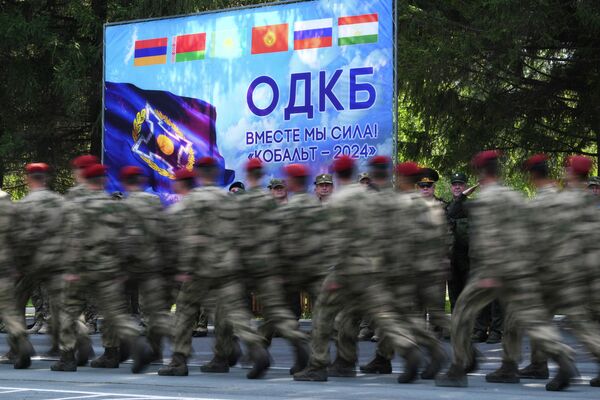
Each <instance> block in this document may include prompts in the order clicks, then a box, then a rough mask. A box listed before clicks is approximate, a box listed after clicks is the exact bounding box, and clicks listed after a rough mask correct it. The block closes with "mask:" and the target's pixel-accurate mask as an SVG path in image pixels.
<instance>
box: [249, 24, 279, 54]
mask: <svg viewBox="0 0 600 400" xmlns="http://www.w3.org/2000/svg"><path fill="white" fill-rule="evenodd" d="M280 51H288V24H277V25H265V26H255V27H253V28H252V50H251V53H252V54H263V53H277V52H280Z"/></svg>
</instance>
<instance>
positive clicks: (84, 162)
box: [71, 154, 100, 169]
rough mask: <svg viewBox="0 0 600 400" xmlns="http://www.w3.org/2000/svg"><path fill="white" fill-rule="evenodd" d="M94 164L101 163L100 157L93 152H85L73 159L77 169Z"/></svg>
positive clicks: (73, 164) (72, 163)
mask: <svg viewBox="0 0 600 400" xmlns="http://www.w3.org/2000/svg"><path fill="white" fill-rule="evenodd" d="M92 164H100V159H99V158H98V157H96V156H93V155H91V154H84V155H82V156H79V157H75V158H74V159H73V160H72V161H71V166H72V167H73V168H77V169H83V168H87V167H89V166H90V165H92Z"/></svg>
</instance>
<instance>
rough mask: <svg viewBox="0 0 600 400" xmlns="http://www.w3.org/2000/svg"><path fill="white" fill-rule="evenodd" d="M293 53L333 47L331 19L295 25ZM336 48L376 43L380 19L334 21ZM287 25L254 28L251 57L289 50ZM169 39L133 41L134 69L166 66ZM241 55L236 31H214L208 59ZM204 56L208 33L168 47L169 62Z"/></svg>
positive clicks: (189, 36) (177, 40)
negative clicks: (169, 48)
mask: <svg viewBox="0 0 600 400" xmlns="http://www.w3.org/2000/svg"><path fill="white" fill-rule="evenodd" d="M293 27H294V31H293V33H294V40H293V48H294V50H306V49H316V48H324V47H332V46H333V18H323V19H315V20H309V21H298V22H295V23H294V26H293ZM337 28H338V41H337V45H338V46H347V45H356V44H367V43H377V41H378V35H379V18H378V15H377V14H363V15H355V16H348V17H340V18H338V19H337ZM288 32H289V24H287V23H285V24H274V25H266V26H255V27H253V28H252V42H251V51H250V53H251V54H265V53H276V52H283V51H288V50H289V43H288V37H289V35H288ZM167 50H168V38H166V37H163V38H155V39H145V40H136V41H135V53H134V58H133V60H134V61H133V65H134V66H145V65H155V64H166V63H167ZM241 55H242V45H241V43H240V40H239V35H238V33H237V31H235V30H226V31H217V32H214V33H212V35H211V36H210V43H209V53H208V56H210V57H215V58H235V57H239V56H241ZM206 56H207V34H206V32H202V33H192V34H186V35H180V36H175V37H174V38H173V40H172V46H171V62H174V63H175V62H183V61H195V60H203V59H204V58H205V57H206Z"/></svg>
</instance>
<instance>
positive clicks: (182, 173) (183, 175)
mask: <svg viewBox="0 0 600 400" xmlns="http://www.w3.org/2000/svg"><path fill="white" fill-rule="evenodd" d="M195 177H196V174H195V173H194V171H190V170H189V169H187V168H180V169H178V170H177V171H175V180H178V181H181V180H184V179H194V178H195Z"/></svg>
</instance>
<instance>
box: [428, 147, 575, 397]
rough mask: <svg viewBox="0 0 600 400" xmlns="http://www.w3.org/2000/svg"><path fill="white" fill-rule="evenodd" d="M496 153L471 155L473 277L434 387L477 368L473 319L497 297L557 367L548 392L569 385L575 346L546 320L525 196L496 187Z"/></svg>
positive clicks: (457, 382) (459, 382)
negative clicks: (476, 185)
mask: <svg viewBox="0 0 600 400" xmlns="http://www.w3.org/2000/svg"><path fill="white" fill-rule="evenodd" d="M498 158H499V152H497V151H492V150H490V151H484V152H481V153H479V154H477V155H476V156H475V157H474V159H473V162H472V164H473V166H474V168H475V169H476V170H477V171H478V172H479V182H480V184H481V191H480V194H479V197H478V198H477V199H476V200H473V201H472V203H471V206H470V210H471V215H470V216H471V220H470V228H471V235H470V243H469V244H470V247H469V248H470V251H471V254H472V256H471V270H472V271H473V273H472V277H471V279H470V280H469V282H468V283H467V286H466V287H465V289H464V290H463V292H462V294H461V295H460V296H459V298H458V301H457V303H456V309H455V312H454V315H453V316H452V347H453V350H454V358H453V362H452V365H451V366H450V369H449V370H448V372H447V373H445V374H443V375H439V376H438V377H437V378H436V385H438V386H450V387H465V386H467V384H468V383H467V372H470V371H472V370H474V369H475V368H476V359H475V354H474V350H473V348H472V345H471V343H470V340H469V339H470V332H471V331H472V330H473V322H474V320H475V317H476V316H477V314H479V312H480V311H481V309H482V308H483V307H485V305H486V304H488V303H489V302H490V301H492V300H493V299H495V298H499V299H500V300H501V301H502V302H504V304H506V305H507V307H510V309H511V312H512V313H513V315H514V318H515V321H516V323H517V325H518V326H520V327H522V328H523V329H524V330H525V331H526V332H527V333H528V334H529V336H530V337H531V339H532V340H533V341H536V342H537V343H538V344H539V346H540V348H541V349H543V351H544V352H545V353H547V354H548V355H549V356H550V357H551V358H552V359H553V360H555V361H556V362H557V363H558V365H559V371H558V374H557V375H556V377H555V378H554V379H553V380H552V381H551V382H550V383H548V385H547V386H546V389H547V390H561V389H563V388H565V387H567V386H568V385H569V383H570V380H571V378H572V377H573V376H574V374H575V366H574V364H573V361H572V355H573V350H572V349H571V348H570V347H569V346H566V345H564V344H562V343H561V342H560V335H559V333H558V331H557V329H556V328H555V327H553V326H552V325H550V324H549V323H548V322H547V319H546V318H545V316H546V311H545V310H544V308H543V305H542V299H541V295H540V288H539V284H538V281H537V278H536V277H535V271H534V268H533V264H532V259H531V257H530V250H531V249H530V248H529V241H528V239H529V238H528V233H529V232H528V230H527V226H526V225H527V222H526V219H525V215H524V214H525V211H526V210H524V204H523V199H522V198H521V196H520V195H518V194H517V193H515V192H513V191H511V190H509V189H508V188H506V187H504V186H502V185H500V183H499V180H500V178H499V177H500V165H499V162H498Z"/></svg>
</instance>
